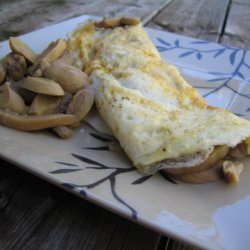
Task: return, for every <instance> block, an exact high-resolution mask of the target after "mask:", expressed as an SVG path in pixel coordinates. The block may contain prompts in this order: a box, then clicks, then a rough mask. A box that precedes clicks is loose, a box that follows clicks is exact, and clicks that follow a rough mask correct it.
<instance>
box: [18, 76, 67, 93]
mask: <svg viewBox="0 0 250 250" xmlns="http://www.w3.org/2000/svg"><path fill="white" fill-rule="evenodd" d="M20 86H21V87H22V88H25V89H28V90H30V91H33V92H35V93H38V94H44V95H51V96H63V95H64V91H63V89H62V87H61V86H60V85H59V84H58V83H56V82H54V81H52V80H49V79H46V78H41V77H27V78H24V79H23V80H22V81H21V82H20Z"/></svg>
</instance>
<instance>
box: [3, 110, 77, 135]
mask: <svg viewBox="0 0 250 250" xmlns="http://www.w3.org/2000/svg"><path fill="white" fill-rule="evenodd" d="M76 123H78V119H77V117H76V116H75V115H69V114H49V115H37V116H26V115H17V114H16V113H11V112H8V111H4V110H0V124H2V125H4V126H7V127H10V128H13V129H17V130H22V131H33V130H40V129H45V128H51V127H56V126H59V125H73V124H76Z"/></svg>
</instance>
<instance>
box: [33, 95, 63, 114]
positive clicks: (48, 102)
mask: <svg viewBox="0 0 250 250" xmlns="http://www.w3.org/2000/svg"><path fill="white" fill-rule="evenodd" d="M61 98H62V97H58V96H47V95H41V94H38V95H37V96H36V97H35V99H34V100H33V102H32V104H31V105H30V108H29V111H28V114H30V115H45V114H50V113H52V112H53V111H54V110H55V109H56V108H57V107H58V105H59V104H60V101H61Z"/></svg>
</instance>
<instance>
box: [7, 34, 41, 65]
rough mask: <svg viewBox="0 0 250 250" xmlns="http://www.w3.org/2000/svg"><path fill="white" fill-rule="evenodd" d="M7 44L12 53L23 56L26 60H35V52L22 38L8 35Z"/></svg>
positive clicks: (30, 61)
mask: <svg viewBox="0 0 250 250" xmlns="http://www.w3.org/2000/svg"><path fill="white" fill-rule="evenodd" d="M9 45H10V48H11V50H12V51H13V53H15V54H17V55H21V56H23V57H24V58H25V59H26V60H27V62H29V63H34V62H35V61H36V58H37V55H36V53H35V52H34V51H33V50H32V49H31V48H30V47H29V46H28V45H27V44H26V43H24V42H23V41H22V40H20V39H18V38H16V37H10V38H9Z"/></svg>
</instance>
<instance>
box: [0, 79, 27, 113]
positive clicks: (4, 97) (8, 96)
mask: <svg viewBox="0 0 250 250" xmlns="http://www.w3.org/2000/svg"><path fill="white" fill-rule="evenodd" d="M0 108H7V109H9V110H11V111H13V112H16V113H19V114H22V113H23V112H24V110H25V104H24V100H23V99H22V97H21V96H20V95H18V94H17V93H16V92H15V91H14V90H12V89H11V87H10V83H9V82H6V83H5V84H4V85H2V86H1V88H0Z"/></svg>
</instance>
